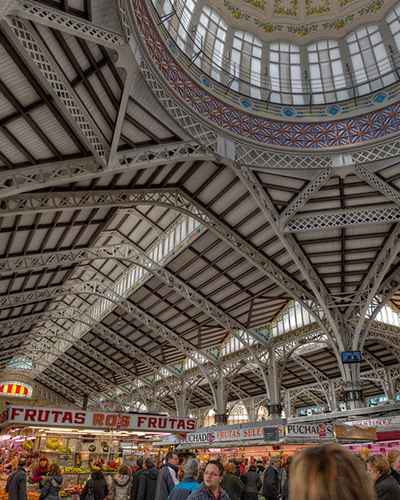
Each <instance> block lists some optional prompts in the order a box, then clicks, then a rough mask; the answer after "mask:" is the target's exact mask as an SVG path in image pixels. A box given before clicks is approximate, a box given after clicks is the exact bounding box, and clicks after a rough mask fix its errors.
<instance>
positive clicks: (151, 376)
mask: <svg viewBox="0 0 400 500" xmlns="http://www.w3.org/2000/svg"><path fill="white" fill-rule="evenodd" d="M143 378H144V379H146V380H147V382H150V384H154V381H155V379H156V374H155V373H148V374H147V375H143Z"/></svg>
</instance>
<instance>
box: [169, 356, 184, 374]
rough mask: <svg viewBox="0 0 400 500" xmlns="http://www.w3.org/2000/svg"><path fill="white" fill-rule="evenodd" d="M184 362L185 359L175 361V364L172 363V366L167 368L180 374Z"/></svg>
mask: <svg viewBox="0 0 400 500" xmlns="http://www.w3.org/2000/svg"><path fill="white" fill-rule="evenodd" d="M186 361H187V358H185V359H182V360H181V361H177V362H176V363H172V364H170V365H169V366H170V367H171V368H172V369H173V370H175V371H177V372H178V373H182V372H183V368H184V366H185V363H186Z"/></svg>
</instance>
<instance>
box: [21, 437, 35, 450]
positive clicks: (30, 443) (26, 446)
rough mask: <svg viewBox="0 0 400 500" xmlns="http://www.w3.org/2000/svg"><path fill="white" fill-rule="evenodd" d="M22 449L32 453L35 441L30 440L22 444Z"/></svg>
mask: <svg viewBox="0 0 400 500" xmlns="http://www.w3.org/2000/svg"><path fill="white" fill-rule="evenodd" d="M22 448H23V449H24V450H26V451H30V450H31V449H32V448H33V441H31V440H30V439H28V440H27V441H24V442H23V443H22Z"/></svg>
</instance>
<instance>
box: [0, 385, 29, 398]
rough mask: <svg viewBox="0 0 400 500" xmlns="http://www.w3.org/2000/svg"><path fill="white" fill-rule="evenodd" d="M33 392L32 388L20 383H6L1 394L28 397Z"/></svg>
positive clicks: (2, 386)
mask: <svg viewBox="0 0 400 500" xmlns="http://www.w3.org/2000/svg"><path fill="white" fill-rule="evenodd" d="M31 392H32V388H31V387H30V386H25V385H23V384H20V383H19V382H6V383H5V384H2V385H1V386H0V394H1V395H3V396H5V395H9V396H28V395H29V393H31Z"/></svg>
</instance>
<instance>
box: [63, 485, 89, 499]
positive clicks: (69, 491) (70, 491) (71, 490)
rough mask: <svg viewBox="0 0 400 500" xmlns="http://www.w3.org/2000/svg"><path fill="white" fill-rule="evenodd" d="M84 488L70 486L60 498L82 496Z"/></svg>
mask: <svg viewBox="0 0 400 500" xmlns="http://www.w3.org/2000/svg"><path fill="white" fill-rule="evenodd" d="M82 490H83V486H70V485H68V486H67V487H66V488H65V489H64V490H63V491H60V497H70V496H72V495H80V494H81V493H82Z"/></svg>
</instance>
